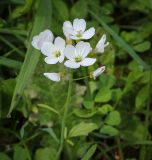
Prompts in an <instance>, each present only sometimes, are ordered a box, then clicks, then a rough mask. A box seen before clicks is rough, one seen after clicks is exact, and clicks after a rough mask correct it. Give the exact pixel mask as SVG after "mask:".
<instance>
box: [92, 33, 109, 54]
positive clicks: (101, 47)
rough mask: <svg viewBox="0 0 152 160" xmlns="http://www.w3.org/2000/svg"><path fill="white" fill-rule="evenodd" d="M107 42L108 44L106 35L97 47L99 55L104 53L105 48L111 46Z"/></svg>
mask: <svg viewBox="0 0 152 160" xmlns="http://www.w3.org/2000/svg"><path fill="white" fill-rule="evenodd" d="M105 42H106V35H105V34H104V35H103V36H102V37H101V39H100V40H99V42H98V43H97V45H96V48H95V50H96V52H97V53H103V52H104V48H105V47H107V46H108V45H109V42H107V43H105Z"/></svg>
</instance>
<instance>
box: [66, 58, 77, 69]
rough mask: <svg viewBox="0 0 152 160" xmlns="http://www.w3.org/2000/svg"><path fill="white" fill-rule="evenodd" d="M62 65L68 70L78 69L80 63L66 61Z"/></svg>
mask: <svg viewBox="0 0 152 160" xmlns="http://www.w3.org/2000/svg"><path fill="white" fill-rule="evenodd" d="M64 65H65V66H66V67H68V68H79V67H80V63H76V62H74V61H70V60H67V61H66V62H65V63H64Z"/></svg>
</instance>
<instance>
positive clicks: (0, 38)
mask: <svg viewBox="0 0 152 160" xmlns="http://www.w3.org/2000/svg"><path fill="white" fill-rule="evenodd" d="M0 40H1V41H3V42H4V43H5V44H6V45H8V46H9V47H10V48H11V49H13V50H14V51H16V52H17V53H18V54H19V55H20V56H22V57H24V52H23V51H22V50H20V49H19V48H17V47H16V46H15V45H14V44H12V43H11V42H9V41H8V40H7V39H6V38H4V37H2V36H0Z"/></svg>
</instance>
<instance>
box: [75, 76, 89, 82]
mask: <svg viewBox="0 0 152 160" xmlns="http://www.w3.org/2000/svg"><path fill="white" fill-rule="evenodd" d="M85 78H89V76H85V77H81V78H76V79H73V80H74V81H79V80H82V79H85Z"/></svg>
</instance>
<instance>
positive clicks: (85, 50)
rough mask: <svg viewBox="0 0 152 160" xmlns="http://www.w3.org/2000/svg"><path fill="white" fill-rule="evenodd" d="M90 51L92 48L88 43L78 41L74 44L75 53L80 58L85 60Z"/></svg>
mask: <svg viewBox="0 0 152 160" xmlns="http://www.w3.org/2000/svg"><path fill="white" fill-rule="evenodd" d="M91 50H92V48H91V46H90V43H88V42H83V41H80V42H78V43H77V44H76V52H77V54H78V55H79V56H80V57H82V58H85V57H86V56H87V55H88V54H89V52H90V51H91Z"/></svg>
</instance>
